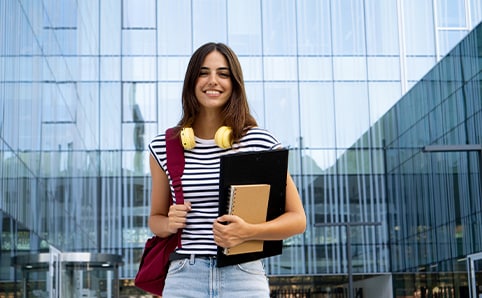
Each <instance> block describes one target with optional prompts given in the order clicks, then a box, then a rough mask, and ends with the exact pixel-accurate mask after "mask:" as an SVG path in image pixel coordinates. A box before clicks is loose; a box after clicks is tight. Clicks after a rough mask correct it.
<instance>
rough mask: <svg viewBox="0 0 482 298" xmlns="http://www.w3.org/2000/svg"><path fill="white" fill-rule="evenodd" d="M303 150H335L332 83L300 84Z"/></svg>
mask: <svg viewBox="0 0 482 298" xmlns="http://www.w3.org/2000/svg"><path fill="white" fill-rule="evenodd" d="M300 109H301V127H302V136H303V144H302V145H303V148H305V147H310V148H313V147H314V148H334V147H335V146H336V143H335V122H334V121H335V119H334V115H333V110H334V101H333V84H332V83H300Z"/></svg>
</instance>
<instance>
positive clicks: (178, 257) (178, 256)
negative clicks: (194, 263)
mask: <svg viewBox="0 0 482 298" xmlns="http://www.w3.org/2000/svg"><path fill="white" fill-rule="evenodd" d="M183 259H190V260H195V259H216V256H215V255H202V254H179V253H177V252H172V253H171V254H170V255H169V261H175V260H183Z"/></svg>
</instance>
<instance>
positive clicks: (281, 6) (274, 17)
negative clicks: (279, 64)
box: [262, 0, 296, 55]
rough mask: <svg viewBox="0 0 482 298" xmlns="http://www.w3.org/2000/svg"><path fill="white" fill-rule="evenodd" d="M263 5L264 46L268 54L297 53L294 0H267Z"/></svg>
mask: <svg viewBox="0 0 482 298" xmlns="http://www.w3.org/2000/svg"><path fill="white" fill-rule="evenodd" d="M262 5H263V8H262V9H263V24H262V26H263V47H264V53H265V54H266V55H294V54H296V42H295V41H296V31H295V30H296V28H295V26H293V25H292V24H295V13H294V12H295V11H296V10H295V4H294V1H293V0H267V1H263V2H262Z"/></svg>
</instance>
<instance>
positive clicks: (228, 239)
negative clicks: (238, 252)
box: [213, 215, 253, 248]
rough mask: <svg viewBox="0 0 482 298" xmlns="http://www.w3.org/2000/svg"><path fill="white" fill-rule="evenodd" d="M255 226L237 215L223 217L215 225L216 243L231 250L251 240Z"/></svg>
mask: <svg viewBox="0 0 482 298" xmlns="http://www.w3.org/2000/svg"><path fill="white" fill-rule="evenodd" d="M252 227H253V225H252V224H249V223H247V222H246V221H244V220H243V219H242V218H241V217H239V216H236V215H223V216H221V217H218V218H217V220H216V221H215V222H214V224H213V234H214V241H215V242H216V244H217V245H218V246H221V247H223V248H230V247H233V246H236V245H239V244H241V243H243V242H245V241H247V240H250V235H251V232H250V231H251V230H252Z"/></svg>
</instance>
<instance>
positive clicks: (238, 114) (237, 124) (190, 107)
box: [178, 42, 257, 142]
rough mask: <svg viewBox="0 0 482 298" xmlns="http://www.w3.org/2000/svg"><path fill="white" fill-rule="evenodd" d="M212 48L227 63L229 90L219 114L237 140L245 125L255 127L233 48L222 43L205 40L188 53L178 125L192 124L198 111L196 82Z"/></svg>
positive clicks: (241, 73) (187, 125)
mask: <svg viewBox="0 0 482 298" xmlns="http://www.w3.org/2000/svg"><path fill="white" fill-rule="evenodd" d="M213 51H218V52H219V53H221V54H222V55H223V56H224V57H225V58H226V60H227V62H228V67H229V70H230V75H231V82H232V86H233V92H232V94H231V97H230V98H229V100H228V101H227V102H226V104H225V106H224V107H223V110H222V114H223V115H222V116H223V125H227V126H230V127H231V128H232V129H233V134H232V136H233V140H234V141H235V142H236V141H239V139H240V138H241V137H242V136H243V135H244V133H245V132H246V130H247V129H248V128H251V127H254V126H257V123H256V120H255V119H254V117H253V116H252V115H251V113H250V111H249V105H248V99H247V97H246V90H245V88H244V79H243V71H242V69H241V64H240V63H239V60H238V57H237V56H236V54H235V53H234V52H233V50H232V49H231V48H229V47H228V46H227V45H225V44H223V43H213V42H210V43H206V44H204V45H202V46H201V47H200V48H198V49H197V50H196V51H195V52H194V54H193V55H192V56H191V59H190V60H189V64H188V66H187V70H186V75H185V78H184V85H183V88H182V112H183V114H182V118H181V120H180V121H179V123H178V125H179V126H180V127H190V126H192V124H193V123H194V120H195V119H196V116H197V115H198V114H199V109H200V106H199V102H198V100H197V98H196V94H195V87H196V82H197V79H198V78H199V75H200V73H201V67H202V65H203V63H204V60H205V58H206V56H207V55H208V54H209V53H211V52H213Z"/></svg>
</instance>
